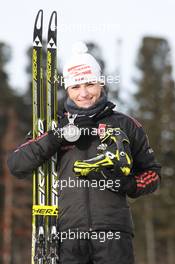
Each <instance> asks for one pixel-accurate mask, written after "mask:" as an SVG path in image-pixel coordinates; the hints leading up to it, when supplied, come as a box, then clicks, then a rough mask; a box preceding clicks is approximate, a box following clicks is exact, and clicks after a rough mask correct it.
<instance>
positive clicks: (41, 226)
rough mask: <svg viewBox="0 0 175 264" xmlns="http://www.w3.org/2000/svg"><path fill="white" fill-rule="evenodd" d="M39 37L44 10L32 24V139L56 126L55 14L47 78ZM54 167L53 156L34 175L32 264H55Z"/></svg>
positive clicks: (56, 201)
mask: <svg viewBox="0 0 175 264" xmlns="http://www.w3.org/2000/svg"><path fill="white" fill-rule="evenodd" d="M42 35H43V10H39V12H38V14H37V16H36V20H35V24H34V34H33V52H32V107H33V110H32V111H33V139H36V138H37V137H42V136H43V134H44V133H45V132H46V131H48V130H49V129H51V128H53V127H54V126H56V125H57V89H56V77H57V68H56V60H57V58H56V56H57V46H56V45H57V41H56V37H57V14H56V12H55V11H54V12H53V13H52V15H51V17H50V22H49V27H48V40H47V63H46V64H47V65H46V77H45V76H44V74H45V73H44V69H43V66H42V65H43V58H42V57H43V39H42V38H43V37H42ZM44 68H45V67H44ZM44 77H45V78H44ZM45 80H46V83H45ZM56 164H57V157H56V155H55V156H53V157H52V158H51V160H50V161H48V162H46V163H45V164H43V165H42V166H40V167H39V168H38V169H36V170H35V171H34V172H33V195H32V196H33V208H32V258H31V263H32V264H45V263H52V264H56V263H58V239H57V216H58V199H57V198H58V194H57V188H56V187H57V173H56Z"/></svg>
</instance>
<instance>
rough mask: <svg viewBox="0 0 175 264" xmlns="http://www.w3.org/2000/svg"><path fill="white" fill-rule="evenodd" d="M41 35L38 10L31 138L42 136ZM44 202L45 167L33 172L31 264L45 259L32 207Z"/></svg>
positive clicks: (41, 229) (38, 219) (40, 224)
mask: <svg viewBox="0 0 175 264" xmlns="http://www.w3.org/2000/svg"><path fill="white" fill-rule="evenodd" d="M42 33H43V10H39V12H38V14H37V16H36V20H35V25H34V34H33V52H32V101H33V102H32V106H33V111H32V112H33V138H34V139H35V138H37V137H39V136H41V135H42V134H44V132H45V128H44V105H43V100H44V90H43V68H42V51H43V50H42V45H43V40H42ZM45 202H46V189H45V165H43V166H41V167H39V168H38V169H37V170H35V171H34V172H33V208H32V214H33V216H32V264H33V263H40V264H42V263H44V259H45V223H44V216H42V215H39V214H38V215H35V213H34V212H36V208H34V206H44V205H45Z"/></svg>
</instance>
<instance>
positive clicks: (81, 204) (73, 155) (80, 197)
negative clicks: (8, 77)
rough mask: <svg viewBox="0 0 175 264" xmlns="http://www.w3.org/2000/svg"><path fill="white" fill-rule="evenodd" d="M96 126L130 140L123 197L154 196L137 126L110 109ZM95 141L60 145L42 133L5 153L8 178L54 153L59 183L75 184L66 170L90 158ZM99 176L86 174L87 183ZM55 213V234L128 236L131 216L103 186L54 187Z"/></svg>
mask: <svg viewBox="0 0 175 264" xmlns="http://www.w3.org/2000/svg"><path fill="white" fill-rule="evenodd" d="M98 124H107V125H110V126H112V127H120V128H121V129H122V130H123V131H124V132H125V133H126V135H127V136H128V138H129V140H130V147H131V154H132V157H133V169H132V172H131V175H130V177H131V178H132V181H134V182H135V186H136V188H135V191H134V192H131V193H129V194H128V196H130V197H131V198H136V197H139V196H141V195H145V194H148V193H152V192H154V191H155V190H156V189H157V187H158V186H159V183H160V168H161V167H160V165H159V164H158V163H157V161H156V159H155V155H154V152H153V150H152V149H151V147H150V146H149V142H148V137H147V135H146V134H145V132H144V130H143V128H142V126H141V125H140V123H139V122H137V121H136V120H135V119H133V118H131V117H129V116H127V115H124V114H122V113H119V112H116V111H112V113H111V112H110V114H109V115H105V116H104V117H103V116H102V117H101V119H100V120H98ZM87 137H88V138H87ZM99 143H100V140H99V138H98V136H81V137H80V139H79V140H78V141H77V142H76V143H74V144H69V145H68V146H64V147H63V146H61V144H60V141H59V140H56V138H55V136H54V135H53V134H52V133H45V134H44V135H43V136H41V137H40V138H37V139H35V140H30V141H28V142H27V143H26V144H23V145H21V146H20V147H19V148H17V149H16V150H15V151H14V152H13V153H12V154H11V155H10V157H9V160H8V166H9V168H10V171H11V173H12V174H14V175H16V176H17V177H19V178H23V177H25V176H26V175H29V174H31V173H32V171H33V170H34V169H36V168H37V167H38V166H40V165H41V164H42V163H43V162H44V161H46V160H47V159H49V158H50V157H51V156H52V155H53V154H54V153H56V152H57V153H58V157H59V158H58V177H59V181H61V180H65V181H67V182H70V181H71V180H75V175H74V172H73V170H72V168H73V164H74V162H75V161H76V160H84V159H89V158H91V157H94V155H95V154H96V148H97V146H98V145H99ZM100 177H101V175H97V174H94V175H93V174H92V175H91V176H90V178H89V179H88V180H89V181H92V180H94V179H97V180H98V179H100ZM77 181H79V179H77ZM59 212H60V214H59V229H60V231H66V230H68V229H70V230H76V231H77V230H80V231H88V230H119V231H124V232H130V233H133V223H132V216H131V212H130V208H129V205H128V203H127V199H126V195H121V194H120V193H116V192H112V191H110V190H108V189H107V188H106V189H104V190H100V189H99V188H94V187H92V186H85V187H83V188H82V187H80V185H79V184H76V186H75V187H74V188H72V187H70V186H67V187H66V188H62V189H60V188H59Z"/></svg>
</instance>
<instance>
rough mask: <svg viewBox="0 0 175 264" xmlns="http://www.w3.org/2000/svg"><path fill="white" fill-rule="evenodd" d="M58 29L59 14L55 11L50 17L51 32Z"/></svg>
mask: <svg viewBox="0 0 175 264" xmlns="http://www.w3.org/2000/svg"><path fill="white" fill-rule="evenodd" d="M56 28H57V12H56V11H53V12H52V14H51V16H50V21H49V30H51V31H56Z"/></svg>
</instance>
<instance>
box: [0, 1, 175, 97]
mask: <svg viewBox="0 0 175 264" xmlns="http://www.w3.org/2000/svg"><path fill="white" fill-rule="evenodd" d="M0 6H1V8H0V41H4V42H6V43H8V44H9V45H10V46H11V48H12V61H11V63H10V64H9V65H8V67H7V69H8V71H9V74H10V83H11V84H12V86H13V87H14V88H15V89H16V91H17V92H18V93H23V92H24V91H25V89H26V88H27V85H28V79H27V78H28V77H27V76H26V73H25V67H26V65H27V61H26V56H25V53H26V50H27V48H28V47H29V45H31V44H32V38H33V25H34V21H35V17H36V14H37V12H38V10H39V9H43V11H44V36H45V37H46V32H47V25H48V21H49V16H50V14H51V12H52V11H53V10H56V11H57V14H58V67H60V68H61V67H62V64H63V63H64V62H65V61H66V60H67V59H68V58H69V56H70V54H71V48H72V45H73V44H74V42H76V41H79V40H83V41H93V42H95V43H97V44H98V45H99V46H100V48H101V51H102V57H103V58H104V60H105V62H106V65H107V67H106V71H107V72H109V73H111V72H114V71H115V70H116V67H117V65H120V72H121V82H122V87H123V89H126V90H127V89H128V90H132V89H134V84H133V81H132V79H133V78H134V76H135V75H136V68H135V61H136V56H137V52H138V48H139V46H140V45H141V40H142V37H144V36H147V35H149V36H150V35H151V36H155V37H164V38H166V39H167V40H168V41H169V43H170V47H171V50H172V55H173V61H172V62H173V65H174V64H175V56H174V54H175V31H174V17H175V16H174V13H175V1H174V0H161V1H160V0H121V1H119V0H107V1H106V0H103V1H102V0H101V1H100V0H88V1H83V0H74V1H71V0H64V1H58V0H50V1H46V0H29V1H24V0H13V1H10V0H6V1H3V3H1V5H0ZM118 40H121V42H120V43H121V45H120V48H119V46H117V43H118ZM61 62H62V63H61Z"/></svg>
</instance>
